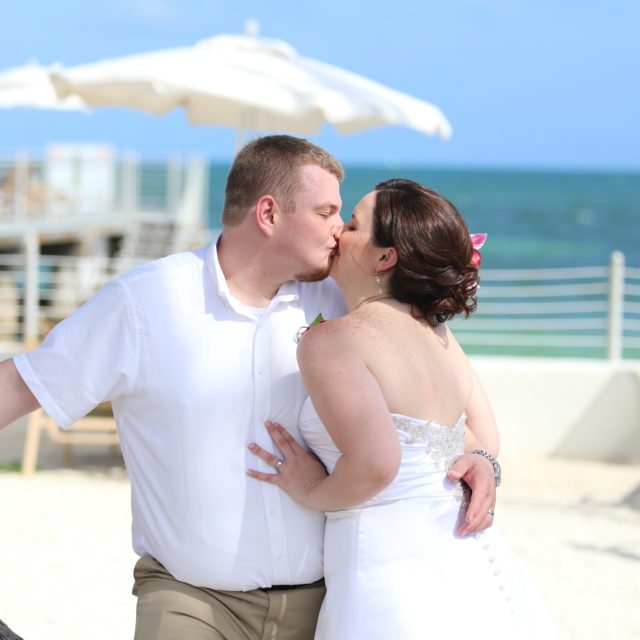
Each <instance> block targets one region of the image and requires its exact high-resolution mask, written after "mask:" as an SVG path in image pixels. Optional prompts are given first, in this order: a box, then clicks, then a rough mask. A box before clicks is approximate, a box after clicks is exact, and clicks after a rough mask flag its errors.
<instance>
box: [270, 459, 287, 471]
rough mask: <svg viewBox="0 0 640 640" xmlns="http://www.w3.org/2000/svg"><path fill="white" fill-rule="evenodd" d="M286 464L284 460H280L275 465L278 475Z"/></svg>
mask: <svg viewBox="0 0 640 640" xmlns="http://www.w3.org/2000/svg"><path fill="white" fill-rule="evenodd" d="M283 464H284V460H281V459H280V458H278V459H277V460H276V463H275V464H274V465H273V468H274V469H275V470H276V473H280V469H282V465H283Z"/></svg>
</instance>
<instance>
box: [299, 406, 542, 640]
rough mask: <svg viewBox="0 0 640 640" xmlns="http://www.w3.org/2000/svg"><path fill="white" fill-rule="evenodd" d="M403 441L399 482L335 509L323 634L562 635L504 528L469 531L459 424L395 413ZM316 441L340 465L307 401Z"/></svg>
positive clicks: (330, 462)
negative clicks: (459, 477) (457, 473)
mask: <svg viewBox="0 0 640 640" xmlns="http://www.w3.org/2000/svg"><path fill="white" fill-rule="evenodd" d="M392 419H393V421H394V423H395V426H396V429H397V431H398V436H399V438H400V442H401V445H402V462H401V464H400V470H399V472H398V475H397V477H396V479H395V480H394V481H393V482H392V483H391V484H390V485H389V486H388V487H387V488H386V489H385V490H384V491H382V492H381V493H380V494H378V495H377V496H376V497H375V498H372V499H371V500H369V501H367V502H365V503H363V504H361V505H358V506H357V507H354V508H351V509H345V510H341V511H333V512H329V513H327V514H326V515H327V525H326V532H325V548H324V571H325V580H326V584H327V595H326V597H325V600H324V603H323V605H322V610H321V612H320V617H319V620H318V627H317V631H316V636H315V638H316V640H383V639H384V640H432V639H436V638H446V639H451V638H463V637H469V638H474V639H477V638H487V639H488V638H491V640H496V639H503V638H504V639H507V638H509V639H512V638H513V639H518V640H521V639H523V638H536V639H538V638H539V639H542V638H544V640H547V638H552V637H554V634H553V632H552V629H551V625H550V624H549V622H548V618H547V616H546V614H545V612H544V610H543V608H542V607H541V606H540V605H539V602H538V600H537V598H536V596H535V594H534V593H533V592H532V590H531V588H530V586H529V584H528V581H527V579H526V577H525V576H524V575H523V573H522V570H521V568H520V566H519V564H518V561H517V559H516V558H515V557H514V555H513V553H512V552H511V550H510V549H509V547H508V545H507V544H506V543H505V541H504V540H503V538H502V537H501V535H500V533H499V532H498V530H497V529H496V527H495V526H494V527H491V528H490V529H488V530H486V531H484V532H482V533H479V534H476V535H473V536H468V537H464V538H461V537H459V536H457V535H456V533H455V531H456V529H457V526H458V524H459V519H460V518H461V517H463V516H464V506H465V496H464V495H463V490H462V485H461V483H459V482H453V481H451V480H449V479H448V478H447V477H446V472H447V470H448V468H449V467H450V466H451V464H452V463H453V461H454V460H455V459H456V458H457V457H458V456H459V455H461V454H462V453H463V436H464V418H461V419H460V420H459V421H458V423H457V424H456V425H455V426H453V427H448V426H444V425H441V424H439V423H437V422H434V421H425V420H418V419H415V418H410V417H407V416H402V415H397V414H392ZM300 430H301V433H302V435H303V437H304V439H305V440H306V442H307V444H308V445H309V446H310V447H311V449H312V450H313V451H314V452H315V453H316V455H317V456H318V457H319V458H320V459H321V460H322V462H323V463H324V465H325V466H326V467H327V469H328V471H329V472H331V471H332V470H333V468H334V466H335V464H336V462H337V460H338V458H339V457H340V452H339V451H338V449H337V448H336V446H335V444H334V443H333V441H332V439H331V437H330V435H329V434H328V432H327V431H326V429H325V428H324V426H323V424H322V422H321V421H320V419H319V418H318V416H317V414H316V412H315V410H314V408H313V405H312V404H311V402H310V400H309V399H308V398H307V401H306V402H305V405H304V406H303V409H302V412H301V416H300Z"/></svg>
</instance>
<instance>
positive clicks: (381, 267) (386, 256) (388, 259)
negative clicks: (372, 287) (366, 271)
mask: <svg viewBox="0 0 640 640" xmlns="http://www.w3.org/2000/svg"><path fill="white" fill-rule="evenodd" d="M397 263H398V253H397V251H396V250H395V249H394V248H393V247H388V248H387V249H385V250H384V253H383V254H382V255H381V256H380V257H379V258H378V265H377V269H376V271H388V270H389V269H392V268H393V267H395V266H396V264H397Z"/></svg>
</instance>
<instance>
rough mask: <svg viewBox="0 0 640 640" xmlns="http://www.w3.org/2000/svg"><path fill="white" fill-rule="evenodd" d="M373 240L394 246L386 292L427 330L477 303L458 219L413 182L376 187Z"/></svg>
mask: <svg viewBox="0 0 640 640" xmlns="http://www.w3.org/2000/svg"><path fill="white" fill-rule="evenodd" d="M375 191H376V204H375V206H374V209H373V241H374V242H375V244H376V245H377V246H380V247H394V249H395V250H396V253H397V255H398V260H397V264H396V265H395V267H394V268H393V271H392V273H391V276H390V279H389V289H390V291H389V293H390V294H391V295H392V296H393V297H394V298H395V299H396V300H398V301H400V302H404V303H406V304H410V305H411V312H412V314H413V315H414V317H416V318H424V319H425V320H426V321H427V322H428V323H429V324H430V325H431V326H432V327H433V326H437V325H438V324H440V323H442V322H446V321H447V320H450V319H451V318H453V317H454V316H456V315H457V314H459V313H463V314H464V315H465V317H467V316H468V315H469V314H470V313H472V312H473V311H475V309H476V305H477V289H478V282H479V279H478V270H477V269H476V268H475V267H474V266H473V265H472V264H471V257H472V254H473V246H472V244H471V237H470V236H469V230H468V229H467V225H466V224H465V221H464V220H463V219H462V216H461V215H460V213H459V212H458V210H457V209H456V208H455V206H454V205H453V204H451V202H449V201H448V200H446V199H445V198H443V197H442V196H441V195H440V194H438V193H436V192H435V191H433V190H431V189H427V188H426V187H423V186H422V185H420V184H418V183H417V182H413V181H412V180H401V179H393V180H387V181H385V182H381V183H380V184H378V185H376V187H375Z"/></svg>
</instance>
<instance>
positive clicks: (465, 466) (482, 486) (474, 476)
mask: <svg viewBox="0 0 640 640" xmlns="http://www.w3.org/2000/svg"><path fill="white" fill-rule="evenodd" d="M447 475H448V476H449V478H451V479H452V480H464V481H465V482H466V483H467V484H468V485H469V487H470V489H471V500H470V501H469V506H468V507H467V513H466V516H465V519H464V521H463V522H462V524H461V525H460V527H459V528H458V534H459V535H461V536H466V535H470V534H473V533H476V532H478V531H482V530H483V529H488V528H489V527H490V526H491V525H492V524H493V515H492V513H493V510H494V508H495V505H496V479H495V474H494V471H493V465H492V464H491V463H490V462H489V461H488V460H487V459H486V458H483V457H482V456H479V455H477V454H475V453H467V454H465V455H463V456H460V457H459V458H458V459H457V460H456V461H455V463H454V464H453V466H452V467H451V469H449V472H448V474H447Z"/></svg>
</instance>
